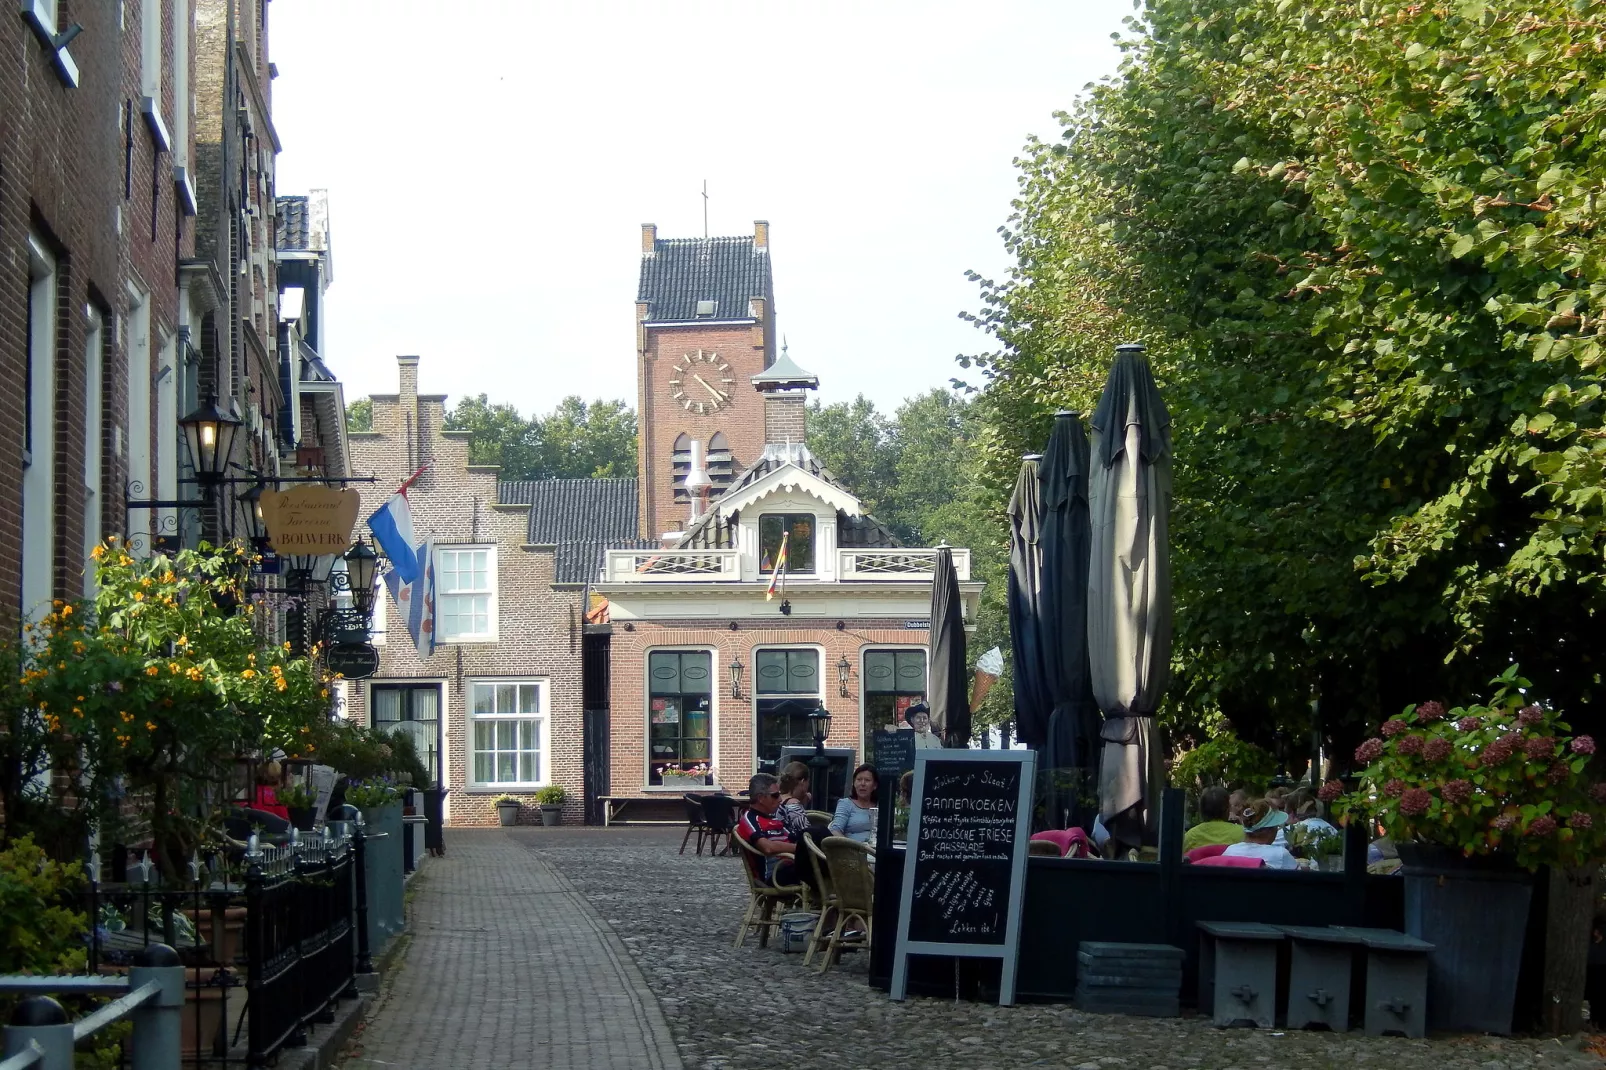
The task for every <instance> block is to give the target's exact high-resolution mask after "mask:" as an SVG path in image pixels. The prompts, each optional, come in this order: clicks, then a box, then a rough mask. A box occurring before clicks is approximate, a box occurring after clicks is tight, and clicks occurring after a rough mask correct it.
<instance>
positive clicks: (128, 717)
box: [118, 710, 134, 724]
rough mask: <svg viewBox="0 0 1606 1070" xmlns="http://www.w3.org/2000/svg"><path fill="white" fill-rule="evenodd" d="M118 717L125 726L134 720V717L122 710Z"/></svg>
mask: <svg viewBox="0 0 1606 1070" xmlns="http://www.w3.org/2000/svg"><path fill="white" fill-rule="evenodd" d="M118 716H119V717H121V718H122V719H123V723H124V724H127V723H128V722H129V721H132V720H133V719H134V715H133V714H132V713H129V712H128V711H127V710H124V711H123V712H122V713H120V714H118Z"/></svg>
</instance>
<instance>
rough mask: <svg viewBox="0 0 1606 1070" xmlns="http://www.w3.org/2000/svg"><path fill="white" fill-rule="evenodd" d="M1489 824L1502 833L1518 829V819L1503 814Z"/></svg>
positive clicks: (1511, 815)
mask: <svg viewBox="0 0 1606 1070" xmlns="http://www.w3.org/2000/svg"><path fill="white" fill-rule="evenodd" d="M1489 823H1490V824H1491V825H1493V826H1494V827H1495V828H1497V829H1500V830H1501V831H1502V832H1509V831H1510V830H1511V829H1514V828H1516V827H1517V818H1516V816H1515V815H1513V814H1501V815H1500V816H1499V817H1497V818H1495V819H1494V820H1493V821H1491V822H1489Z"/></svg>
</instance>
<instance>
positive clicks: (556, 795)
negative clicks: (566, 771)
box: [535, 784, 569, 806]
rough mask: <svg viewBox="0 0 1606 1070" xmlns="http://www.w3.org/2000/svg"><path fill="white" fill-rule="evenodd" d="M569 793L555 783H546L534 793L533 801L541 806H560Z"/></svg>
mask: <svg viewBox="0 0 1606 1070" xmlns="http://www.w3.org/2000/svg"><path fill="white" fill-rule="evenodd" d="M568 797H569V793H568V792H566V791H564V790H563V789H562V788H561V787H559V786H558V785H556V784H548V785H547V786H546V787H544V788H541V789H539V790H538V791H537V792H536V793H535V801H536V802H538V803H540V804H541V805H542V806H562V805H563V800H564V799H567V798H568Z"/></svg>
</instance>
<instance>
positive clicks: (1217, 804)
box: [1182, 786, 1338, 869]
mask: <svg viewBox="0 0 1606 1070" xmlns="http://www.w3.org/2000/svg"><path fill="white" fill-rule="evenodd" d="M1199 815H1200V817H1201V819H1202V820H1201V821H1200V822H1199V823H1198V824H1197V825H1195V826H1193V827H1192V828H1190V829H1189V830H1188V831H1187V832H1185V833H1183V836H1182V851H1183V853H1184V854H1186V853H1188V852H1189V851H1192V850H1194V849H1196V848H1199V847H1205V846H1209V845H1212V844H1227V845H1228V846H1227V849H1226V850H1225V851H1223V852H1222V855H1223V856H1224V857H1227V858H1256V859H1259V860H1260V861H1261V862H1262V863H1264V864H1265V866H1266V867H1267V868H1268V869H1299V868H1300V865H1301V861H1302V860H1301V859H1299V858H1296V857H1294V853H1293V852H1292V851H1290V850H1289V849H1288V831H1289V829H1290V828H1293V827H1304V828H1307V829H1311V830H1313V831H1318V832H1337V831H1338V829H1337V828H1335V827H1334V826H1333V824H1332V823H1331V822H1329V821H1328V820H1327V818H1326V817H1325V816H1324V815H1323V808H1322V803H1321V800H1319V799H1317V798H1316V794H1315V792H1313V791H1311V790H1310V789H1309V788H1304V787H1302V788H1299V789H1298V790H1296V791H1294V792H1291V793H1288V792H1284V791H1283V790H1282V789H1277V788H1274V789H1272V791H1270V792H1268V793H1267V795H1266V797H1265V798H1261V799H1250V798H1249V797H1248V795H1247V793H1245V792H1244V791H1243V790H1241V789H1240V790H1238V791H1233V792H1230V793H1229V792H1228V791H1227V789H1226V788H1223V787H1216V786H1212V787H1208V788H1206V789H1205V790H1204V791H1203V792H1202V793H1200V795H1199ZM1307 861H1308V860H1307Z"/></svg>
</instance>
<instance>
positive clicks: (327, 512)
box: [262, 485, 362, 554]
mask: <svg viewBox="0 0 1606 1070" xmlns="http://www.w3.org/2000/svg"><path fill="white" fill-rule="evenodd" d="M361 506H362V495H361V494H360V493H358V492H357V491H355V490H336V489H335V488H333V487H320V486H316V485H309V486H304V487H292V488H291V489H289V490H266V491H263V492H262V520H263V522H264V523H265V524H266V525H267V528H268V544H269V545H270V546H272V547H273V549H274V551H275V552H276V553H281V554H343V553H345V552H346V551H347V550H348V549H350V547H351V529H352V527H353V525H355V524H356V523H357V511H358V509H359V508H360V507H361Z"/></svg>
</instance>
